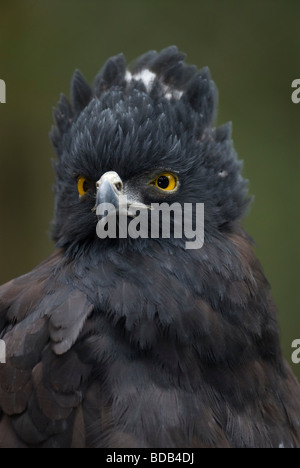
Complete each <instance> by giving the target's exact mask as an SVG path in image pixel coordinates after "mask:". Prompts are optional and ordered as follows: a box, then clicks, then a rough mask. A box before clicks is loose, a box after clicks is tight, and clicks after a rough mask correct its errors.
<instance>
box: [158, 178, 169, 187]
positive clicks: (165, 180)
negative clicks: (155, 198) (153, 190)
mask: <svg viewBox="0 0 300 468" xmlns="http://www.w3.org/2000/svg"><path fill="white" fill-rule="evenodd" d="M169 183H170V181H169V179H168V177H166V176H160V177H159V178H158V179H157V185H158V186H159V187H160V188H162V189H166V188H168V187H169Z"/></svg>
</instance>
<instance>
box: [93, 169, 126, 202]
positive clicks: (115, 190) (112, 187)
mask: <svg viewBox="0 0 300 468" xmlns="http://www.w3.org/2000/svg"><path fill="white" fill-rule="evenodd" d="M96 187H97V195H96V206H99V205H100V204H104V203H105V204H110V205H113V206H114V208H115V209H116V210H118V209H119V201H120V196H121V195H122V194H123V182H122V180H121V178H120V176H119V175H118V174H117V173H116V172H114V171H110V172H106V173H105V174H103V176H102V177H101V178H100V179H99V180H98V182H97V184H96ZM107 206H109V205H107Z"/></svg>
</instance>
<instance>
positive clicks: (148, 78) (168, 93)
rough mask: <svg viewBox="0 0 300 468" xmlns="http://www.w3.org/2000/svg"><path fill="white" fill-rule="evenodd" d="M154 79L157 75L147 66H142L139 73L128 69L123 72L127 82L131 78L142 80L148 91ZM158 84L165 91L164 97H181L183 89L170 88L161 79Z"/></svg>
mask: <svg viewBox="0 0 300 468" xmlns="http://www.w3.org/2000/svg"><path fill="white" fill-rule="evenodd" d="M155 79H157V75H156V74H155V73H153V72H152V71H150V70H148V68H144V70H142V71H140V72H139V73H136V74H134V75H133V74H132V73H130V71H128V70H127V71H126V74H125V80H126V81H127V83H130V82H131V81H132V80H136V81H142V82H143V83H144V85H145V87H146V89H147V91H148V93H149V92H150V91H151V89H152V87H153V83H154V81H155ZM159 81H160V80H159ZM160 84H161V86H162V89H163V91H164V93H165V97H166V99H169V100H170V99H172V98H174V99H178V100H179V99H180V98H181V96H182V94H183V91H179V90H178V89H173V88H170V87H169V86H167V85H165V84H164V83H162V82H161V81H160Z"/></svg>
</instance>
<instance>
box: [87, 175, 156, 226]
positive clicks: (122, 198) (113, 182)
mask: <svg viewBox="0 0 300 468" xmlns="http://www.w3.org/2000/svg"><path fill="white" fill-rule="evenodd" d="M96 187H97V194H96V212H97V214H98V213H100V212H103V210H99V209H98V208H99V206H100V205H101V206H102V208H103V209H104V210H105V211H107V213H108V214H109V213H110V212H112V213H113V214H115V213H116V212H117V213H119V214H121V215H125V216H129V217H132V218H134V217H136V216H137V214H136V211H137V210H143V209H146V210H148V209H151V207H150V206H147V205H145V204H144V203H141V202H140V201H139V200H138V199H137V195H136V194H133V193H131V192H129V191H128V190H126V188H125V189H124V184H123V182H122V179H121V177H120V176H119V174H117V172H115V171H109V172H105V174H103V175H102V177H101V178H100V179H99V180H98V182H97V183H96Z"/></svg>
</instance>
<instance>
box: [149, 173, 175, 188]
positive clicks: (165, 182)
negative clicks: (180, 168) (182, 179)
mask: <svg viewBox="0 0 300 468" xmlns="http://www.w3.org/2000/svg"><path fill="white" fill-rule="evenodd" d="M177 182H178V179H177V177H176V176H175V175H173V174H170V173H168V172H166V173H164V174H160V175H159V176H158V177H156V179H155V180H154V185H155V187H157V188H159V189H161V190H164V191H172V190H174V189H175V188H176V186H177Z"/></svg>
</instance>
